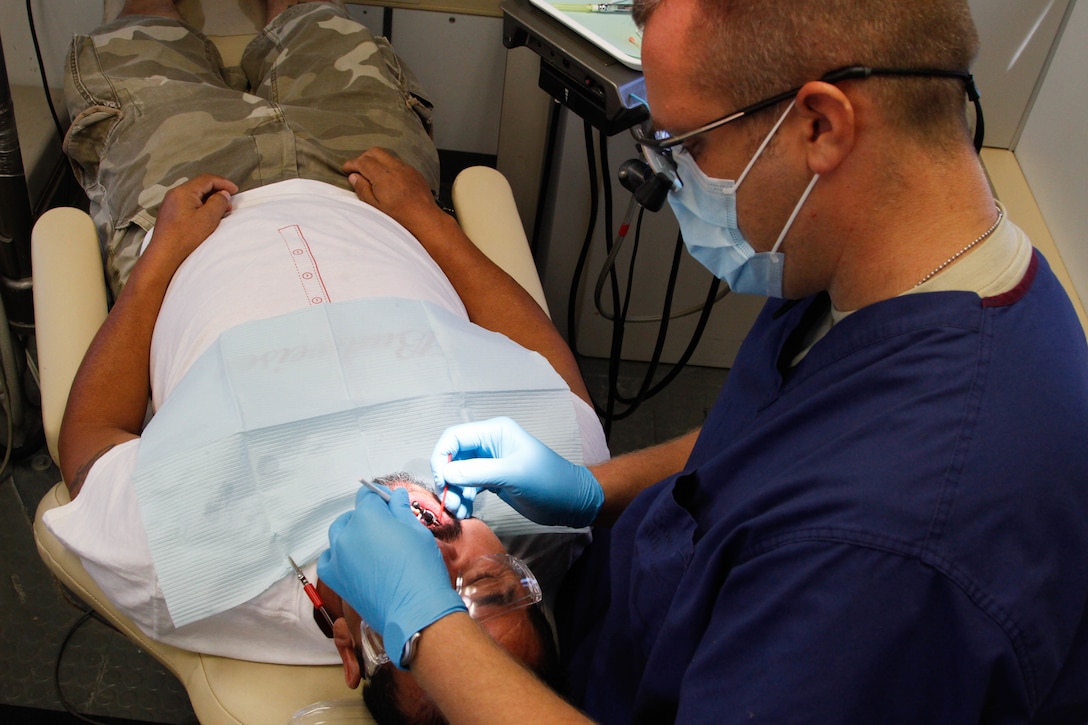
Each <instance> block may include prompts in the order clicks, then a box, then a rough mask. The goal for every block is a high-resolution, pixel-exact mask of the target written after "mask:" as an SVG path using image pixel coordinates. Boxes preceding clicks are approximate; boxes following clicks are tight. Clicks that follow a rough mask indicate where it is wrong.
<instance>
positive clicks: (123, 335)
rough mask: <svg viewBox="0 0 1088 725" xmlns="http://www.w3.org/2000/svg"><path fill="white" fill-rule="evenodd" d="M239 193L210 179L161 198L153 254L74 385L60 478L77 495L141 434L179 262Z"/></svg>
mask: <svg viewBox="0 0 1088 725" xmlns="http://www.w3.org/2000/svg"><path fill="white" fill-rule="evenodd" d="M236 190H237V187H235V185H234V184H233V183H231V182H230V181H228V180H226V179H222V178H220V177H213V176H208V175H205V176H200V177H198V178H196V179H194V180H192V181H189V182H187V183H185V184H183V185H182V186H180V187H178V188H177V189H174V190H173V191H171V192H170V193H169V194H167V197H166V199H165V200H164V201H163V205H162V209H161V211H160V214H159V221H158V225H157V226H156V229H155V233H154V236H153V238H152V241H151V243H150V245H149V246H148V249H147V251H146V252H144V254H143V255H142V256H141V257H140V259H139V260H138V261H137V262H136V265H135V266H134V267H133V270H132V274H131V275H130V277H129V280H128V283H127V284H126V285H125V287H124V289H123V290H122V291H121V294H120V295H119V296H118V298H117V302H116V303H115V304H114V306H113V309H112V310H110V314H109V316H108V317H107V318H106V321H105V322H104V323H103V324H102V327H101V328H100V329H99V330H98V333H97V334H96V335H95V337H94V340H92V341H91V345H90V347H89V348H88V349H87V353H86V354H85V355H84V357H83V362H82V363H81V364H80V366H79V370H77V371H76V376H75V379H74V380H73V381H72V389H71V391H70V392H69V394H68V403H67V406H66V407H65V410H64V418H63V420H62V421H61V430H60V437H59V439H58V442H57V445H58V453H59V457H60V468H61V475H62V476H63V477H64V480H65V481H66V482H67V483H68V488H69V491H70V492H71V495H72V496H75V495H76V494H77V493H78V492H79V488H80V486H81V485H82V479H83V476H85V475H86V471H87V470H88V469H89V464H90V463H91V462H92V461H93V460H94V459H95V458H96V457H97V456H98V455H100V454H101V453H102V452H103V451H104V450H105V449H108V448H109V447H110V446H114V445H117V444H118V443H123V442H124V441H127V440H131V439H133V438H136V437H138V436H139V434H140V430H141V428H142V427H143V420H144V415H145V413H146V411H147V400H148V395H149V393H150V372H149V360H150V355H151V337H152V334H153V333H154V330H155V320H156V319H157V318H158V315H159V309H160V307H161V306H162V301H163V298H164V297H165V295H166V288H167V287H168V286H169V284H170V280H171V279H172V278H173V276H174V272H175V271H177V268H178V267H179V266H181V263H182V262H183V261H185V259H186V258H187V257H188V256H189V254H190V253H191V252H192V250H193V249H195V248H196V247H197V246H199V245H200V244H201V243H202V242H203V241H204V240H205V239H206V238H207V237H208V235H210V234H211V232H212V231H214V230H215V228H216V226H218V224H219V220H220V219H221V218H222V217H223V214H225V213H226V211H227V210H228V209H229V208H230V200H229V193H233V192H234V191H236ZM220 191H224V192H229V193H228V194H221V193H217V192H220Z"/></svg>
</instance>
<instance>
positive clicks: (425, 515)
mask: <svg viewBox="0 0 1088 725" xmlns="http://www.w3.org/2000/svg"><path fill="white" fill-rule="evenodd" d="M359 483H361V484H363V485H364V486H366V487H367V488H369V489H370V490H371V491H373V492H374V493H376V494H378V495H379V496H381V497H382V501H385V502H386V503H389V500H390V499H391V498H392V497H391V496H390V495H389V492H388V491H386V490H385V489H384V488H381V487H380V486H378V485H377V484H375V483H374V482H373V481H368V480H366V479H365V478H360V479H359ZM411 505H412V513H414V514H415V515H416V518H417V519H419V520H420V522H422V523H423V525H424V526H434V525H435V524H437V523H438V517H437V516H435V515H434V514H433V513H431V512H430V511H428V510H427V509H425V508H423V507H422V506H420V505H419V503H418V502H416V501H413V502H412V504H411Z"/></svg>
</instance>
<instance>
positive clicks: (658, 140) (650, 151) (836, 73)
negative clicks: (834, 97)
mask: <svg viewBox="0 0 1088 725" xmlns="http://www.w3.org/2000/svg"><path fill="white" fill-rule="evenodd" d="M870 76H918V77H934V78H959V79H960V80H962V81H963V82H964V85H965V86H966V89H967V98H968V100H970V101H971V102H972V103H974V104H975V111H976V127H975V146H976V148H977V147H980V146H981V145H982V139H981V133H980V129H981V128H982V108H981V107H980V105H979V100H978V99H979V94H978V89H977V88H976V87H975V79H974V77H973V76H972V75H971V74H970V73H966V72H964V71H950V70H938V69H929V68H918V69H910V68H870V67H869V66H863V65H851V66H846V67H844V68H837V69H835V70H833V71H830V72H828V73H825V74H824V75H822V76H821V77H820V79H819V80H821V81H823V82H824V83H840V82H842V81H848V80H857V79H864V78H869V77H870ZM801 88H802V86H797V87H795V88H791V89H789V90H788V91H783V92H782V93H779V94H777V95H774V96H771V97H770V98H765V99H763V100H762V101H757V102H756V103H753V104H751V105H749V106H745V107H744V108H740V109H738V110H736V111H733V112H732V113H727V114H725V115H724V116H722V117H721V118H718V119H715V120H713V121H711V122H710V123H707V124H704V125H702V126H699V127H698V128H696V129H692V130H691V131H686V132H684V133H680V134H676V135H675V136H674V135H672V134H670V133H669V132H668V131H663V130H661V129H655V128H654V126H653V122H652V121H649V120H647V121H644V122H643V123H641V124H639V125H637V126H633V127H632V128H631V134H632V135H633V136H634V137H635V141H636V142H637V143H638V144H639V146H641V147H642V149H643V153H644V154H645V156H646V161H647V163H649V164H650V166H651V168H653V169H654V171H666V173H667V172H668V171H671V172H672V173H673V174H675V171H676V163H675V162H674V161H673V159H672V149H674V148H676V147H677V146H679V145H680V144H682V143H684V142H685V141H687V140H688V139H691V138H694V137H695V136H699V135H700V134H704V133H706V132H708V131H713V130H714V129H716V128H721V127H722V126H724V125H726V124H727V123H732V122H733V121H736V120H738V119H741V118H744V117H745V116H750V115H752V114H753V113H757V112H758V111H762V110H764V109H766V108H770V107H772V106H775V105H777V104H779V103H781V102H783V101H788V100H789V99H791V98H793V97H794V96H796V95H797V93H798V91H800V90H801Z"/></svg>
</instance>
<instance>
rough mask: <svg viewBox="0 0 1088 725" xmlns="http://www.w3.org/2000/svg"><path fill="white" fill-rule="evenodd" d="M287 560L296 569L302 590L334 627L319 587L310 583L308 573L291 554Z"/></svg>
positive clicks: (296, 575)
mask: <svg viewBox="0 0 1088 725" xmlns="http://www.w3.org/2000/svg"><path fill="white" fill-rule="evenodd" d="M287 561H289V562H291V568H292V569H294V570H295V577H296V578H297V579H298V583H299V584H301V585H302V591H304V592H306V596H308V597H309V598H310V601H311V602H312V603H313V605H314V607H315V608H316V609H317V611H319V612H321V616H322V617H324V618H325V621H326V622H328V624H329V629H330V630H331V629H332V617H331V616H329V610H327V609H325V602H323V601H321V595H320V594H318V593H317V588H316V587H315V586H314V585H313V584H311V583H310V580H309V579H307V578H306V575H305V574H303V573H302V568H301V567H300V566H299V565H298V564H296V563H295V560H294V559H292V558H291V557H290V556H288V557H287Z"/></svg>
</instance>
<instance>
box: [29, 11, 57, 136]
mask: <svg viewBox="0 0 1088 725" xmlns="http://www.w3.org/2000/svg"><path fill="white" fill-rule="evenodd" d="M26 22H27V25H29V26H30V38H31V40H33V41H34V55H35V56H37V58H38V72H39V73H41V75H42V90H43V91H44V92H45V102H46V103H47V104H49V114H50V115H51V116H53V125H54V126H55V127H56V129H57V136H58V137H59V138H60V140H61V143H63V142H64V127H63V126H62V125H61V122H60V117H59V116H58V115H57V109H56V107H55V106H54V105H53V93H52V91H50V89H49V81H48V80H47V79H46V77H45V61H43V60H42V47H41V44H40V43H38V31H37V29H36V28H35V27H34V9H33V8H32V7H30V0H26Z"/></svg>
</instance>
